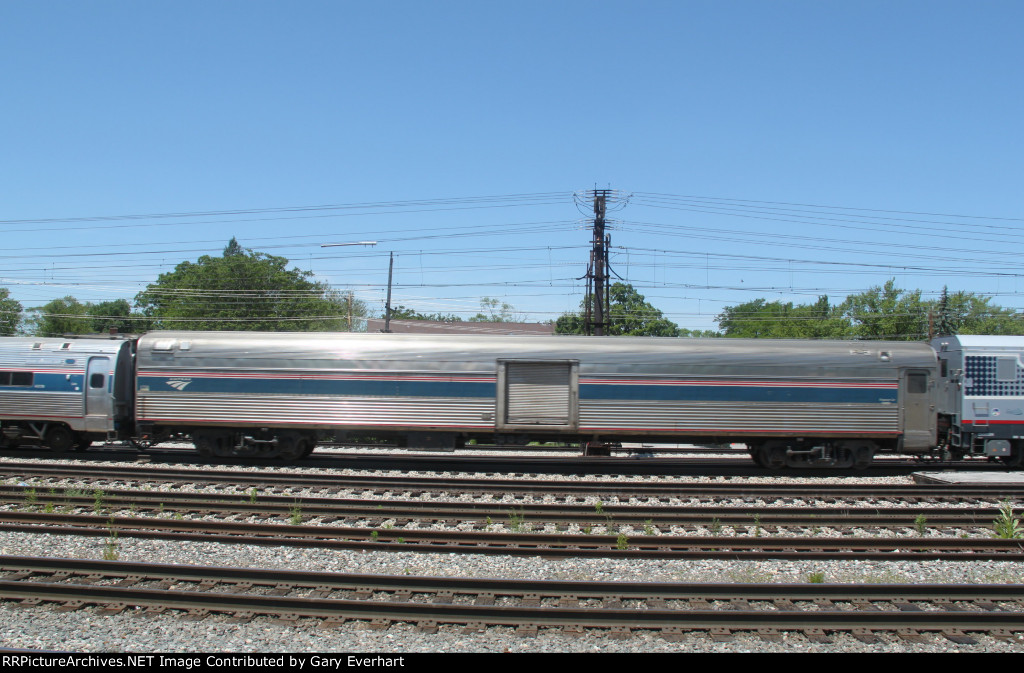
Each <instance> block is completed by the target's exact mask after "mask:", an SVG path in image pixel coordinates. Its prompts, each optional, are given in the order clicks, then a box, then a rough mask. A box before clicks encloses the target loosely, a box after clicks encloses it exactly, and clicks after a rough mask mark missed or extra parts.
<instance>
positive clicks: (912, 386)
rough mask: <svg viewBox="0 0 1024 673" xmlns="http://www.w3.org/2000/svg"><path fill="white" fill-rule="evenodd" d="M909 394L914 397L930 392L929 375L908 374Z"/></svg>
mask: <svg viewBox="0 0 1024 673" xmlns="http://www.w3.org/2000/svg"><path fill="white" fill-rule="evenodd" d="M907 392H908V393H910V394H912V395H921V394H923V393H926V392H928V375H927V374H907Z"/></svg>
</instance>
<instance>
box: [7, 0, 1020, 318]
mask: <svg viewBox="0 0 1024 673" xmlns="http://www.w3.org/2000/svg"><path fill="white" fill-rule="evenodd" d="M1022 30H1024V3H1020V2H1018V1H1016V0H1010V1H993V0H989V1H980V2H943V1H934V0H932V1H926V2H912V1H902V2H901V1H892V0H890V1H885V2H872V1H860V2H842V3H841V2H825V1H798V0H791V1H783V0H780V1H777V2H769V1H765V0H757V1H742V0H731V1H729V0H723V1H718V2H710V1H708V2H698V1H686V0H678V1H675V2H651V1H648V2H643V1H640V2H629V3H626V2H610V1H608V2H600V1H592V2H568V1H563V2H557V1H548V2H529V1H526V2H522V1H521V2H515V3H499V2H482V1H480V0H477V1H473V2H444V1H439V2H425V1H419V2H398V1H396V2H375V3H370V2H343V1H336V2H314V1H306V2H287V3H286V2H262V1H259V0H245V1H236V2H230V1H220V2H190V1H182V0H176V1H174V2H159V1H153V2H129V1H125V2H114V1H104V0H95V1H93V2H87V3H83V2H77V1H75V2H70V1H69V2H58V1H48V0H39V1H36V2H31V3H27V2H16V1H14V0H0V77H2V91H3V94H2V95H3V105H0V134H2V136H0V148H2V149H0V203H2V205H3V209H2V211H0V232H2V240H3V242H4V244H5V245H4V251H3V252H2V253H0V287H7V288H8V289H9V290H10V291H11V294H12V296H13V297H14V298H15V299H18V300H19V301H21V302H22V303H23V304H24V305H25V306H26V307H30V306H37V305H40V304H42V303H45V302H46V301H49V300H50V299H53V298H55V297H60V296H64V295H68V294H70V295H73V296H75V297H77V298H78V299H80V300H82V301H104V300H108V299H114V298H118V297H125V298H131V297H133V296H134V295H135V294H136V293H137V292H138V291H139V290H141V289H142V288H143V287H145V285H146V284H147V283H149V282H153V281H154V280H155V279H156V277H157V275H158V274H159V273H161V272H166V271H169V270H171V269H173V268H174V266H175V265H176V264H177V263H179V262H181V261H183V260H194V259H196V258H197V257H198V256H199V255H202V254H219V252H220V251H221V250H222V249H223V247H224V245H225V244H226V243H227V241H228V240H229V239H230V238H231V237H232V236H236V237H237V238H238V240H239V242H240V243H241V244H242V245H243V246H245V247H249V248H253V249H256V250H261V251H265V252H269V253H272V254H277V255H283V256H286V257H288V258H289V259H291V260H292V262H293V263H294V264H295V265H296V266H298V267H300V268H302V269H308V270H312V271H313V272H314V273H315V274H316V277H317V278H318V279H321V280H325V281H328V282H330V283H332V284H333V285H335V286H336V287H337V288H339V289H342V290H346V289H351V290H353V291H354V292H355V293H356V296H358V297H360V298H362V299H364V300H366V301H367V302H368V303H369V304H370V305H371V306H372V307H373V308H374V309H375V310H379V309H380V307H381V306H382V304H383V297H384V289H385V287H384V286H385V284H386V280H387V259H388V253H389V252H394V253H395V255H396V258H395V259H396V262H395V269H396V272H395V291H394V299H393V303H395V304H404V305H406V306H409V307H413V308H416V309H418V310H421V311H424V312H435V311H441V312H453V313H461V314H462V315H464V316H468V315H472V314H473V313H476V312H477V311H478V310H479V300H480V298H481V297H485V296H486V297H495V298H498V299H500V300H502V301H504V302H507V303H509V304H512V305H514V306H515V307H516V308H517V309H518V310H519V311H520V312H521V313H522V314H525V316H526V317H527V318H528V319H531V320H546V319H550V318H554V317H557V315H558V314H560V313H561V312H563V311H566V310H573V309H575V308H576V307H577V306H578V304H579V301H580V298H581V296H582V291H583V286H582V281H578V280H576V279H577V278H578V277H580V276H582V275H583V273H584V271H585V264H586V260H587V257H588V247H589V240H590V235H589V231H588V227H589V223H588V221H587V217H586V213H585V212H581V210H580V209H578V208H577V206H576V204H574V200H573V192H574V191H578V190H587V189H592V188H594V187H595V186H596V187H599V188H612V189H615V190H617V192H618V193H619V194H620V195H621V196H622V197H623V202H622V203H621V204H619V205H620V206H621V208H620V209H618V210H617V211H615V212H614V213H612V218H613V221H612V223H611V225H612V226H611V229H610V230H609V233H610V234H611V236H612V245H613V246H614V251H613V257H612V264H613V268H614V269H615V271H616V272H617V273H618V274H619V275H620V276H621V277H623V278H624V279H626V280H628V281H629V282H632V283H633V284H634V285H635V286H636V287H637V288H638V289H639V290H640V292H641V293H643V294H644V295H646V296H647V297H648V299H649V300H650V301H651V302H652V303H653V304H654V305H655V306H657V307H659V308H661V309H662V310H663V311H665V313H666V314H667V316H668V317H669V318H671V319H672V320H674V321H675V322H677V323H678V324H679V325H680V326H683V327H690V328H696V329H708V328H713V327H714V326H715V323H714V316H715V315H716V314H717V313H719V312H720V311H721V309H722V308H723V307H724V306H728V305H735V304H738V303H741V302H743V301H749V300H751V299H756V298H759V297H765V298H768V299H771V300H774V299H781V300H783V301H795V302H809V301H812V300H814V299H815V297H816V296H817V295H819V294H828V295H829V297H830V298H832V299H834V300H835V301H839V300H841V299H842V298H843V297H845V296H846V295H847V294H849V293H852V292H858V291H862V290H864V289H867V288H868V287H870V286H872V285H881V284H883V283H884V282H885V281H886V280H887V279H888V278H890V277H895V278H896V279H897V283H898V284H899V285H900V286H901V287H905V288H910V289H913V288H921V289H922V290H924V291H925V293H926V295H929V296H931V295H932V294H934V293H938V292H939V291H941V289H942V286H943V285H944V284H948V285H949V287H950V289H952V290H960V289H963V290H969V291H974V292H978V293H982V294H985V295H990V296H992V297H993V298H994V300H995V302H996V303H998V304H1001V305H1003V306H1008V307H1014V308H1020V309H1024V296H1022V295H1021V293H1024V282H1022V281H1021V275H1022V274H1024V268H1022V265H1021V263H1020V261H1019V260H1020V259H1021V258H1022V257H1024V189H1022V187H1024V129H1022V120H1024V86H1022V82H1024V77H1022V74H1024V40H1022V39H1021V37H1020V36H1021V34H1022ZM626 197H628V200H626ZM795 204H800V205H795ZM311 207H316V208H315V209H313V208H311ZM124 216H140V217H124ZM93 218H98V219H93ZM355 240H377V241H379V243H378V246H377V247H375V248H333V249H325V248H321V247H320V245H321V244H322V243H325V242H334V241H355Z"/></svg>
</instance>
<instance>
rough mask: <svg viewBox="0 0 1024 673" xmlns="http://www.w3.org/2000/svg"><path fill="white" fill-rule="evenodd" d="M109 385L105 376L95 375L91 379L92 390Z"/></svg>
mask: <svg viewBox="0 0 1024 673" xmlns="http://www.w3.org/2000/svg"><path fill="white" fill-rule="evenodd" d="M106 384H107V379H106V376H104V375H103V374H93V375H92V376H90V377H89V387H90V388H102V387H103V386H105V385H106Z"/></svg>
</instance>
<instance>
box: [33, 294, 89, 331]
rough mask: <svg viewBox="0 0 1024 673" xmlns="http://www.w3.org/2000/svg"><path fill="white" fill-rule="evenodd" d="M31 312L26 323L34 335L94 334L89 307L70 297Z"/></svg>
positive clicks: (38, 307) (48, 303) (54, 301)
mask: <svg viewBox="0 0 1024 673" xmlns="http://www.w3.org/2000/svg"><path fill="white" fill-rule="evenodd" d="M31 311H32V315H31V316H30V317H29V318H28V319H27V320H26V321H25V322H26V326H27V328H28V331H29V332H30V333H32V334H33V335H36V336H46V337H55V336H61V335H62V334H89V333H90V332H92V320H91V319H90V318H89V315H88V314H89V311H88V307H87V306H86V305H85V304H83V303H82V302H80V301H78V300H77V299H75V298H74V297H72V296H70V295H68V296H67V297H61V298H60V299H54V300H53V301H50V302H47V303H46V304H43V305H42V306H37V307H35V308H33V309H31Z"/></svg>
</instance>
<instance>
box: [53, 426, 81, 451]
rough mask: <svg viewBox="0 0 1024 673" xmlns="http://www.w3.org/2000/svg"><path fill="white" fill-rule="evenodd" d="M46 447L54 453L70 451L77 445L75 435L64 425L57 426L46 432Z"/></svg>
mask: <svg viewBox="0 0 1024 673" xmlns="http://www.w3.org/2000/svg"><path fill="white" fill-rule="evenodd" d="M46 445H47V446H48V447H50V448H51V449H53V450H54V451H69V450H70V449H71V447H72V446H74V445H75V433H73V432H71V430H69V429H67V428H66V427H64V426H63V425H55V426H53V427H52V428H50V429H49V430H48V431H47V432H46Z"/></svg>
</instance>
